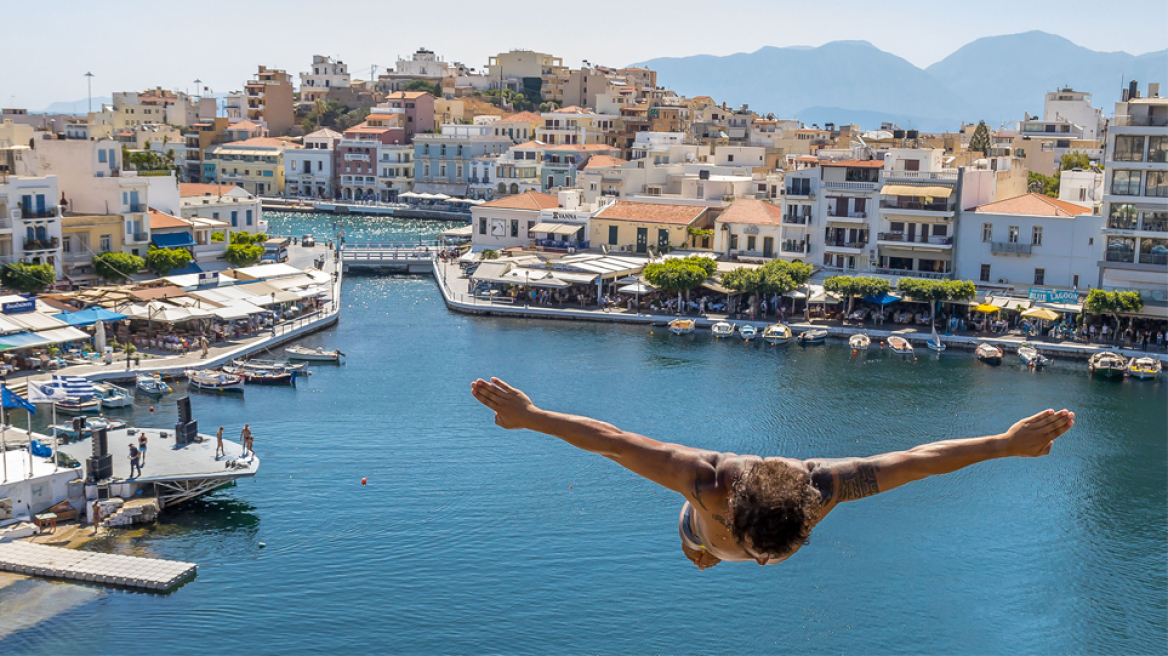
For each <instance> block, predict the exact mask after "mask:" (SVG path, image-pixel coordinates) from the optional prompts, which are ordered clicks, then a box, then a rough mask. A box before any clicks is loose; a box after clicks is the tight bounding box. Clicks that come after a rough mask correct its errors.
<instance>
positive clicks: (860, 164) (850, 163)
mask: <svg viewBox="0 0 1168 656" xmlns="http://www.w3.org/2000/svg"><path fill="white" fill-rule="evenodd" d="M823 166H847V167H849V168H855V169H882V168H884V162H883V161H880V160H875V159H837V160H835V161H834V162H829V161H824V162H823Z"/></svg>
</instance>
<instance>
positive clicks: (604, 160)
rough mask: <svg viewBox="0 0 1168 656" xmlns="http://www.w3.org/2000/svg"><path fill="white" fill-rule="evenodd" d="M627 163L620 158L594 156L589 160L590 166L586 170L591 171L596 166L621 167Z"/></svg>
mask: <svg viewBox="0 0 1168 656" xmlns="http://www.w3.org/2000/svg"><path fill="white" fill-rule="evenodd" d="M625 161H626V160H623V159H621V158H619V157H613V156H612V155H593V156H592V157H589V158H588V164H587V165H586V166H585V167H584V168H585V169H590V168H593V167H596V166H620V165H621V164H624V163H625Z"/></svg>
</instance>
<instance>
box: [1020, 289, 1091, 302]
mask: <svg viewBox="0 0 1168 656" xmlns="http://www.w3.org/2000/svg"><path fill="white" fill-rule="evenodd" d="M1028 298H1029V299H1030V300H1032V301H1037V302H1039V303H1078V302H1079V292H1075V291H1064V290H1059V289H1043V288H1041V287H1031V288H1030V294H1029V296H1028Z"/></svg>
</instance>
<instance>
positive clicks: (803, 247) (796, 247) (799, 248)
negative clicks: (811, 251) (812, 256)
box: [779, 241, 808, 255]
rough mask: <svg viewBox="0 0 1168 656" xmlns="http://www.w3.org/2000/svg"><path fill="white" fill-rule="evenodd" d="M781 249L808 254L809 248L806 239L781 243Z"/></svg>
mask: <svg viewBox="0 0 1168 656" xmlns="http://www.w3.org/2000/svg"><path fill="white" fill-rule="evenodd" d="M779 250H780V251H781V252H783V253H788V254H791V255H806V254H807V251H808V248H807V242H805V241H785V242H783V243H782V244H780V245H779Z"/></svg>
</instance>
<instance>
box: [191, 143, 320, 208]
mask: <svg viewBox="0 0 1168 656" xmlns="http://www.w3.org/2000/svg"><path fill="white" fill-rule="evenodd" d="M299 148H303V146H301V145H300V144H297V143H292V142H289V141H285V140H283V139H273V138H271V137H255V138H252V139H247V140H245V141H233V142H231V143H225V144H223V145H221V146H212V147H211V148H208V149H207V150H206V151H205V152H204V154H203V182H208V183H216V182H223V183H229V184H237V185H239V186H240V187H243V188H244V190H246V191H248V192H249V193H252V194H255V195H257V196H260V195H265V194H266V195H277V194H282V193H284V151H285V150H295V149H299Z"/></svg>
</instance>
